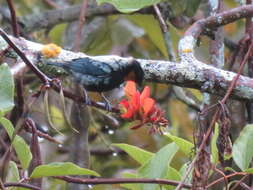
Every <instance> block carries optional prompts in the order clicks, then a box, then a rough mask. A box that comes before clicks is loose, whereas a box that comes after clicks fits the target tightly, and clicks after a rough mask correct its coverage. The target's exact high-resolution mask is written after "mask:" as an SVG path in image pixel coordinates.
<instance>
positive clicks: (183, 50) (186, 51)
mask: <svg viewBox="0 0 253 190" xmlns="http://www.w3.org/2000/svg"><path fill="white" fill-rule="evenodd" d="M191 52H192V49H190V48H185V49H182V53H191Z"/></svg>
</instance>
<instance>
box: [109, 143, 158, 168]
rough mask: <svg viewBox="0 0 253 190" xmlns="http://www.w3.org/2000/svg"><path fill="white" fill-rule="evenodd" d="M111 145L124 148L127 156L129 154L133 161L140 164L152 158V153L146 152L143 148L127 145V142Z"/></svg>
mask: <svg viewBox="0 0 253 190" xmlns="http://www.w3.org/2000/svg"><path fill="white" fill-rule="evenodd" d="M112 145H113V146H116V147H118V148H120V149H122V150H124V151H125V152H126V153H127V154H129V156H131V157H132V158H133V159H134V160H135V161H137V162H138V163H140V164H144V163H145V162H147V161H148V160H150V159H151V158H152V156H153V155H154V154H153V153H151V152H148V151H146V150H143V149H141V148H139V147H136V146H133V145H129V144H123V143H122V144H112Z"/></svg>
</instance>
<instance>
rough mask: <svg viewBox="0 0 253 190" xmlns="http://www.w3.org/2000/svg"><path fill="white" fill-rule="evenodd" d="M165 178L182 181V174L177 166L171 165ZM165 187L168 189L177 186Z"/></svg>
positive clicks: (171, 189) (170, 189)
mask: <svg viewBox="0 0 253 190" xmlns="http://www.w3.org/2000/svg"><path fill="white" fill-rule="evenodd" d="M165 179H169V180H175V181H180V180H181V175H180V173H179V172H178V171H177V170H176V169H175V168H172V167H169V168H168V171H167V174H166V176H165ZM164 187H165V188H166V189H167V190H173V189H175V186H171V185H166V186H164Z"/></svg>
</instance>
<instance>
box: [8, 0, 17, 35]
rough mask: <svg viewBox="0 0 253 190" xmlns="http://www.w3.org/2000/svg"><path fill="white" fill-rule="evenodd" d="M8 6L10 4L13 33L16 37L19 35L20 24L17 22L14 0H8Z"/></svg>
mask: <svg viewBox="0 0 253 190" xmlns="http://www.w3.org/2000/svg"><path fill="white" fill-rule="evenodd" d="M7 3H8V6H9V10H10V13H11V26H12V30H13V34H14V36H15V37H17V38H18V37H19V26H18V22H17V17H16V11H15V8H14V5H13V2H12V0H7Z"/></svg>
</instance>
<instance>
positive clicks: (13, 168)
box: [6, 161, 20, 182]
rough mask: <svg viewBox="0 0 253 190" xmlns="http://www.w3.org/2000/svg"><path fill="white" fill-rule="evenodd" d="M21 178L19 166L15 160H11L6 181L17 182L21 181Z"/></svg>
mask: <svg viewBox="0 0 253 190" xmlns="http://www.w3.org/2000/svg"><path fill="white" fill-rule="evenodd" d="M19 179H20V177H19V172H18V167H17V165H16V163H15V162H13V161H10V162H9V169H8V174H7V177H6V181H7V182H17V181H19Z"/></svg>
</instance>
